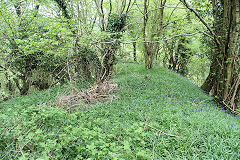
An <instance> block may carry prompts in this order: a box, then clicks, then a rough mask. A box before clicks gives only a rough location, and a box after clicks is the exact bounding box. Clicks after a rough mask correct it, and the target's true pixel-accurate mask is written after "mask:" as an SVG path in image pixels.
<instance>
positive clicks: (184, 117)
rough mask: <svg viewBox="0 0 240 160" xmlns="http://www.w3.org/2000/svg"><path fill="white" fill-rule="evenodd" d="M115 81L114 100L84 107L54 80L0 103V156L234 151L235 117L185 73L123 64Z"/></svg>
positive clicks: (239, 126) (238, 153)
mask: <svg viewBox="0 0 240 160" xmlns="http://www.w3.org/2000/svg"><path fill="white" fill-rule="evenodd" d="M113 81H114V82H115V83H118V84H120V87H121V88H120V90H118V91H117V92H116V93H114V94H116V95H117V96H119V97H120V98H119V99H118V100H115V101H113V102H106V103H104V104H100V103H99V104H96V105H89V106H88V107H85V108H83V109H76V110H71V111H66V110H64V106H62V107H59V106H56V105H54V103H53V102H54V101H55V97H56V96H57V95H58V94H59V93H63V91H64V88H61V90H59V89H58V87H55V88H52V89H49V90H46V91H42V92H37V93H35V94H32V95H29V96H25V97H19V98H16V99H14V100H12V101H7V102H5V103H1V104H0V125H1V126H0V135H1V136H0V159H19V157H22V158H23V159H27V158H29V159H37V158H39V159H87V158H89V159H94V158H96V159H240V144H239V142H240V139H239V138H240V118H239V117H236V116H233V115H231V114H228V113H227V112H226V111H225V110H222V109H220V108H218V107H217V106H216V104H215V103H214V102H213V101H212V99H211V97H209V96H207V95H205V94H204V93H203V92H202V91H201V90H200V89H199V88H198V87H197V86H194V85H193V84H191V82H190V81H188V80H187V79H185V78H183V77H180V76H179V75H177V74H175V73H172V72H170V71H168V70H166V69H164V68H160V67H155V68H153V69H152V70H148V71H146V70H144V67H143V66H140V65H133V64H129V65H127V66H125V67H124V69H123V70H122V71H121V73H120V74H118V75H117V76H115V77H114V78H113ZM58 92H59V93H58ZM50 101H51V104H49V102H50ZM146 124H147V125H146ZM161 132H164V133H166V134H167V135H166V134H162V133H161ZM169 134H171V135H174V136H171V135H169ZM175 136H179V137H175Z"/></svg>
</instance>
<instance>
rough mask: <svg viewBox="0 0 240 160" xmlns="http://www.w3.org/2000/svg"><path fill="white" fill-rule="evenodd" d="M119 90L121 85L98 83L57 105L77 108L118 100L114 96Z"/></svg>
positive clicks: (60, 100)
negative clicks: (114, 92)
mask: <svg viewBox="0 0 240 160" xmlns="http://www.w3.org/2000/svg"><path fill="white" fill-rule="evenodd" d="M118 89H120V85H119V84H114V83H110V82H109V81H106V82H104V83H97V84H95V85H93V86H92V87H91V88H89V89H87V90H81V91H80V92H78V93H76V94H73V95H69V96H63V97H61V98H60V99H59V100H58V101H57V105H59V106H61V105H63V104H64V105H66V106H68V107H71V108H72V107H74V108H75V107H80V106H82V105H84V104H93V103H96V102H106V101H112V100H114V99H117V98H118V97H117V96H115V95H112V93H113V91H115V90H118Z"/></svg>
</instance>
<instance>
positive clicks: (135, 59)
mask: <svg viewBox="0 0 240 160" xmlns="http://www.w3.org/2000/svg"><path fill="white" fill-rule="evenodd" d="M132 44H133V59H134V61H135V62H137V57H136V54H137V47H136V44H137V43H136V42H133V43H132Z"/></svg>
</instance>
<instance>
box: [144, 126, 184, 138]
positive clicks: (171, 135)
mask: <svg viewBox="0 0 240 160" xmlns="http://www.w3.org/2000/svg"><path fill="white" fill-rule="evenodd" d="M145 126H148V127H150V128H152V129H154V130H156V131H158V132H159V133H162V134H164V135H166V136H169V137H179V138H185V137H180V136H176V135H173V134H167V133H165V132H163V131H161V130H159V129H157V128H155V127H152V126H150V125H149V124H145Z"/></svg>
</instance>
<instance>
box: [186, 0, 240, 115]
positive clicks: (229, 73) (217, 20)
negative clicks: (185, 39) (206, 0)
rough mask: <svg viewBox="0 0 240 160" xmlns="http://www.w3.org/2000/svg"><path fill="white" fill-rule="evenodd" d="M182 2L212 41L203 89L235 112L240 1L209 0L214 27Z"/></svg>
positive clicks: (239, 101) (239, 99)
mask: <svg viewBox="0 0 240 160" xmlns="http://www.w3.org/2000/svg"><path fill="white" fill-rule="evenodd" d="M182 2H183V4H184V5H185V6H186V7H187V8H188V9H189V10H190V11H192V12H193V13H194V14H195V15H196V16H197V17H198V18H199V20H200V21H201V22H202V23H203V24H204V25H205V26H206V27H207V29H208V31H209V33H210V34H211V36H212V37H213V41H214V44H215V53H214V55H213V59H212V64H211V66H210V73H209V75H208V77H207V79H206V81H205V83H204V84H203V85H202V89H204V90H205V91H206V92H211V93H212V94H213V95H214V96H215V97H216V98H217V99H218V100H219V101H220V102H222V103H223V104H224V105H225V106H227V107H228V108H229V109H230V110H232V111H235V110H236V109H237V108H238V107H239V106H240V59H239V57H240V53H239V44H240V43H239V30H240V24H239V22H240V16H239V14H240V12H239V10H240V2H239V0H211V3H212V9H213V19H214V21H213V28H211V27H210V26H209V25H208V24H207V23H206V22H205V21H204V19H203V18H202V17H201V16H200V15H199V13H198V12H197V11H196V10H195V9H193V8H192V7H191V6H190V5H189V4H188V3H187V2H186V0H182Z"/></svg>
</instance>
